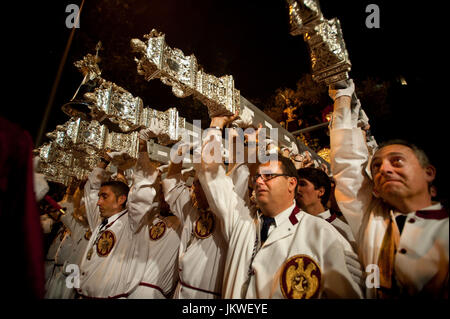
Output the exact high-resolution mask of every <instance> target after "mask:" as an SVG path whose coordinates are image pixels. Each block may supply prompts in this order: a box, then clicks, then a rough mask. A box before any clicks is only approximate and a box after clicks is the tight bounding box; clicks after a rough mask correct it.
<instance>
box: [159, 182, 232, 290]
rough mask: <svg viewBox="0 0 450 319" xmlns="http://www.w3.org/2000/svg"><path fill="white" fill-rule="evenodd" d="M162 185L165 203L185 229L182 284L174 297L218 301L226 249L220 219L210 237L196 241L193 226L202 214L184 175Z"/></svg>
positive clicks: (179, 266) (179, 264)
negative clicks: (196, 207) (194, 205)
mask: <svg viewBox="0 0 450 319" xmlns="http://www.w3.org/2000/svg"><path fill="white" fill-rule="evenodd" d="M162 185H163V190H164V197H165V199H166V202H167V203H168V204H169V205H170V209H171V211H172V212H173V213H174V214H175V215H176V216H177V217H178V218H179V219H180V221H181V224H182V227H183V228H182V234H181V243H180V249H179V255H178V268H179V269H178V270H179V277H180V281H179V283H178V286H177V289H176V291H175V296H174V298H178V299H211V298H219V297H220V296H221V290H222V278H223V267H224V263H225V253H226V247H227V245H226V242H225V241H224V238H223V235H222V232H221V226H220V224H219V220H217V218H216V219H215V221H216V225H215V228H214V230H213V233H212V235H211V236H209V237H207V238H204V239H200V238H197V237H196V236H195V235H194V227H195V226H194V225H195V222H196V221H197V219H198V218H199V216H200V215H199V212H198V211H197V209H195V208H193V207H192V202H191V198H190V191H189V188H188V187H187V186H186V185H185V183H184V182H183V180H182V176H181V174H177V175H174V176H172V177H170V178H166V179H164V180H163V181H162Z"/></svg>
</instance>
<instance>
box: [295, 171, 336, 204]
mask: <svg viewBox="0 0 450 319" xmlns="http://www.w3.org/2000/svg"><path fill="white" fill-rule="evenodd" d="M297 173H298V178H299V179H300V178H304V179H306V180H307V181H309V182H310V183H311V184H313V185H314V189H319V188H320V187H323V188H324V193H323V195H322V197H321V198H320V202H321V203H322V205H323V206H324V207H327V204H328V200H329V199H330V194H331V180H330V177H328V175H327V174H326V173H325V172H324V171H323V170H321V169H319V168H314V167H305V168H300V169H298V170H297Z"/></svg>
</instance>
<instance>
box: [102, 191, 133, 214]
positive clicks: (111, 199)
mask: <svg viewBox="0 0 450 319" xmlns="http://www.w3.org/2000/svg"><path fill="white" fill-rule="evenodd" d="M125 199H126V197H125V196H124V195H122V196H119V197H117V196H116V195H115V194H114V193H113V191H112V189H111V187H110V186H102V187H101V188H100V191H99V192H98V201H97V205H98V207H99V210H100V216H101V217H103V218H108V217H111V216H112V215H114V214H117V213H118V212H120V211H121V210H122V204H123V203H124V202H125Z"/></svg>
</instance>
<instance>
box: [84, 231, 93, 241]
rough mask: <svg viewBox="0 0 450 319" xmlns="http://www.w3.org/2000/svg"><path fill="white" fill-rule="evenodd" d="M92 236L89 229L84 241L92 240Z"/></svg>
mask: <svg viewBox="0 0 450 319" xmlns="http://www.w3.org/2000/svg"><path fill="white" fill-rule="evenodd" d="M91 236H92V231H91V230H90V229H88V230H87V231H86V232H85V233H84V239H86V240H89V239H91Z"/></svg>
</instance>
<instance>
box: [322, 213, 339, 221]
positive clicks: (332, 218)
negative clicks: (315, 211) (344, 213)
mask: <svg viewBox="0 0 450 319" xmlns="http://www.w3.org/2000/svg"><path fill="white" fill-rule="evenodd" d="M336 218H337V215H336V213H332V214H331V216H330V217H328V218H327V219H325V220H326V221H327V222H329V223H331V222H332V221H333V220H335V219H336Z"/></svg>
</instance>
